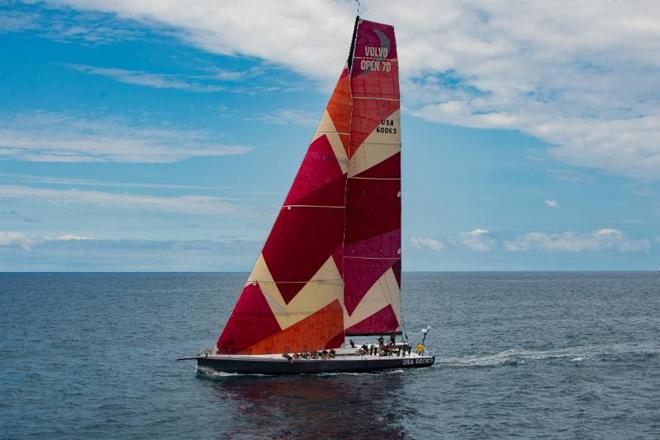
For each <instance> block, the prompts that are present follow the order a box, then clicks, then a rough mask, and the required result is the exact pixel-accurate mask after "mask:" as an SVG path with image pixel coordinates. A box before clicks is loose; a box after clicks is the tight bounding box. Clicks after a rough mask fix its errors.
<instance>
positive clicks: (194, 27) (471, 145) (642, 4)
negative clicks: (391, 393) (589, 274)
mask: <svg viewBox="0 0 660 440" xmlns="http://www.w3.org/2000/svg"><path fill="white" fill-rule="evenodd" d="M355 13H356V6H355V3H354V2H352V1H315V2H307V1H302V0H300V1H287V2H271V1H256V0H255V1H243V2H223V1H217V2H202V1H193V2H187V3H186V6H185V7H183V6H182V3H181V2H179V1H174V0H113V1H110V0H85V1H82V0H57V1H26V2H18V1H6V0H0V271H248V270H249V269H250V268H251V266H252V264H253V263H254V261H255V259H256V257H257V256H258V253H259V250H260V248H261V246H262V244H263V241H264V240H265V238H266V236H267V234H268V232H269V230H270V227H271V225H272V223H273V221H274V219H275V215H276V213H277V211H278V208H279V206H280V205H281V203H282V201H283V200H284V197H285V195H286V192H287V190H288V187H289V185H290V183H291V181H292V179H293V176H294V175H295V172H296V170H297V168H298V166H299V165H300V162H301V160H302V157H303V155H304V152H305V150H306V148H307V145H308V143H309V141H310V139H311V136H312V135H313V132H314V129H315V124H316V123H317V122H318V120H319V119H320V117H321V114H322V112H323V109H324V107H325V104H326V102H327V99H328V98H329V94H330V92H331V90H332V87H333V85H334V82H335V81H336V78H337V77H338V75H339V73H340V71H341V69H342V67H343V65H344V62H345V58H346V55H347V52H348V48H349V44H350V36H351V33H352V30H353V21H354V19H355ZM361 15H362V16H363V17H364V18H367V19H370V20H373V21H381V22H385V23H389V24H392V25H394V26H395V30H396V34H397V40H398V53H399V63H400V70H401V72H400V75H401V93H402V97H401V100H402V102H401V103H402V144H403V156H402V157H403V159H402V160H403V164H402V166H403V171H402V173H403V199H402V200H403V266H404V270H408V271H414V270H442V271H463V270H475V271H480V270H658V268H659V267H660V52H659V51H658V47H660V3H657V2H655V1H629V2H620V1H605V0H603V1H600V2H596V1H588V2H578V3H575V2H562V1H552V2H551V1H547V2H525V3H518V2H509V1H474V2H464V1H451V0H446V1H418V2H377V1H368V0H362V1H361Z"/></svg>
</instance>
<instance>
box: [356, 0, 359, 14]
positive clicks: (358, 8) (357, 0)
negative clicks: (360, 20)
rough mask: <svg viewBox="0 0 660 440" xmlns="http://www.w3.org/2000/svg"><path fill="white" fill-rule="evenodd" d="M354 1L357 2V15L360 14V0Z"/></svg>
mask: <svg viewBox="0 0 660 440" xmlns="http://www.w3.org/2000/svg"><path fill="white" fill-rule="evenodd" d="M355 3H356V4H357V15H360V0H355Z"/></svg>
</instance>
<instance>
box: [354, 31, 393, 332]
mask: <svg viewBox="0 0 660 440" xmlns="http://www.w3.org/2000/svg"><path fill="white" fill-rule="evenodd" d="M351 66H352V68H351V75H350V76H351V93H352V97H353V114H352V117H351V130H350V141H351V142H350V148H349V165H348V180H347V189H346V232H345V236H344V302H343V304H344V326H345V328H346V334H352V335H359V334H378V333H394V332H399V331H400V330H401V328H400V327H401V325H400V322H401V306H400V290H401V289H400V285H401V128H400V117H399V107H400V104H399V67H398V60H397V52H396V40H395V37H394V28H393V27H392V26H388V25H384V24H379V23H374V22H370V21H366V20H359V22H358V25H357V32H356V37H355V42H354V53H353V59H352V62H351Z"/></svg>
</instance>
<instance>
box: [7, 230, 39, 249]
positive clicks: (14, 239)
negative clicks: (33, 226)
mask: <svg viewBox="0 0 660 440" xmlns="http://www.w3.org/2000/svg"><path fill="white" fill-rule="evenodd" d="M39 241H40V240H39V239H36V238H34V237H30V236H28V235H27V234H24V233H22V232H13V231H4V232H3V231H0V248H3V247H6V248H11V247H17V248H20V249H22V250H24V251H29V250H30V248H31V247H32V246H33V245H34V244H36V243H38V242H39Z"/></svg>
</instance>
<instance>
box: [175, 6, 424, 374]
mask: <svg viewBox="0 0 660 440" xmlns="http://www.w3.org/2000/svg"><path fill="white" fill-rule="evenodd" d="M398 70H399V69H398V60H397V49H396V40H395V37H394V28H393V27H392V26H390V25H386V24H381V23H375V22H371V21H367V20H364V19H361V18H360V17H359V16H358V17H356V20H355V27H354V31H353V38H352V41H351V46H350V51H349V56H348V61H347V64H346V65H345V67H344V69H343V70H342V72H341V75H340V76H339V80H338V81H337V85H336V87H335V89H334V91H333V93H332V96H331V97H330V101H329V103H328V105H327V107H326V108H325V111H324V112H323V116H322V117H321V121H320V123H319V125H318V128H317V130H316V133H315V134H314V137H313V139H312V141H311V143H310V145H309V148H308V150H307V153H306V155H305V157H304V159H303V161H302V165H301V166H300V169H299V170H298V173H297V175H296V177H295V179H294V181H293V184H292V186H291V189H290V190H289V193H288V195H287V196H286V199H285V201H284V204H283V206H282V208H281V209H280V211H279V214H278V216H277V219H276V220H275V224H274V226H273V228H272V230H271V231H270V235H269V236H268V238H267V240H266V242H265V244H264V247H263V250H262V251H261V253H260V255H259V257H258V258H257V261H256V263H255V265H254V268H253V269H252V272H251V273H250V275H249V278H248V280H247V282H246V283H245V285H244V287H243V290H242V292H241V294H240V296H239V298H238V301H237V302H236V305H235V307H234V309H233V311H232V313H231V315H230V316H229V319H228V321H227V323H226V325H225V327H224V329H223V330H222V332H221V334H220V337H219V338H218V340H217V342H216V344H215V346H214V347H213V348H212V349H207V350H206V351H203V352H201V353H200V354H199V355H197V356H194V357H189V358H183V359H195V360H196V361H197V370H198V372H199V373H201V374H207V375H214V374H216V373H218V372H225V373H247V374H296V373H320V372H362V371H371V370H379V369H387V368H410V367H428V366H430V365H432V364H433V363H434V361H435V357H434V356H433V355H431V354H430V353H428V352H427V350H426V347H425V346H424V344H423V343H421V342H420V343H419V344H417V346H416V347H412V346H411V345H410V344H409V343H408V342H407V341H400V342H397V341H396V339H395V338H396V336H397V335H401V334H402V316H401V304H400V286H401V126H400V106H399V98H400V95H399V72H398ZM423 333H425V331H423ZM359 336H371V337H373V338H374V339H375V337H376V336H380V337H379V340H378V343H377V344H362V345H361V346H359V347H358V346H357V345H355V344H354V342H353V340H352V339H349V338H357V337H359ZM384 336H389V338H388V339H389V341H388V343H387V344H386V343H385V338H384ZM425 338H426V335H424V339H425ZM347 339H348V341H349V342H350V344H349V343H347Z"/></svg>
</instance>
